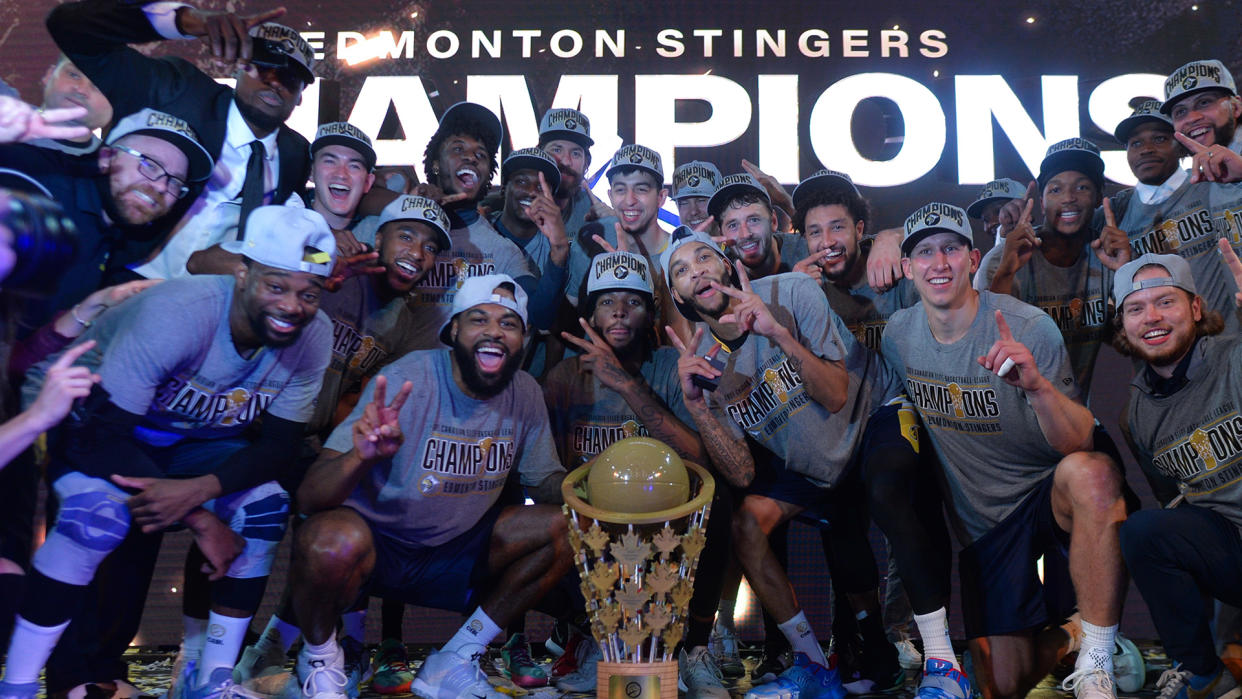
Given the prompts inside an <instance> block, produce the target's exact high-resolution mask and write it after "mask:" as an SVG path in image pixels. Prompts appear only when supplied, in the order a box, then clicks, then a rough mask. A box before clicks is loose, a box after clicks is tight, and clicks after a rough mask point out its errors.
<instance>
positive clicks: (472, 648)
mask: <svg viewBox="0 0 1242 699" xmlns="http://www.w3.org/2000/svg"><path fill="white" fill-rule="evenodd" d="M498 635H500V627H499V626H497V625H496V622H494V621H492V619H491V617H489V616H488V615H487V613H486V612H484V611H483V608H482V607H475V610H474V613H473V614H471V615H470V618H468V619H466V623H464V624H462V625H461V628H460V629H457V633H455V634H453V637H452V638H450V639H449V641H448V643H445V644H444V647H443V648H441V649H440V650H447V651H452V652H454V653H456V654H458V655H460V656H462V657H470V656H472V655H474V654H476V653H481V652H483V651H484V650H486V649H487V644H489V643H491V642H492V639H493V638H496V636H498Z"/></svg>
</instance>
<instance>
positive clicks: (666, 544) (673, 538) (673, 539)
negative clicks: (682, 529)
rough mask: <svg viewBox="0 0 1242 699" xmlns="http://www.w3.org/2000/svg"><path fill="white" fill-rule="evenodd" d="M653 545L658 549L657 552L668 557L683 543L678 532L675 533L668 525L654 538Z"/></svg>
mask: <svg viewBox="0 0 1242 699" xmlns="http://www.w3.org/2000/svg"><path fill="white" fill-rule="evenodd" d="M651 543H652V544H653V545H654V546H655V547H656V550H657V551H659V552H660V553H662V554H664V556H665V557H667V556H668V555H669V554H671V553H672V552H673V551H674V550H675V549H676V548H677V546H678V545H679V544H680V543H681V537H679V536H677V532H675V531H673V528H672V527H670V526H668V525H667V524H666V525H664V528H663V529H661V530H660V533H659V534H656V535H655V536H654V537H652V539H651Z"/></svg>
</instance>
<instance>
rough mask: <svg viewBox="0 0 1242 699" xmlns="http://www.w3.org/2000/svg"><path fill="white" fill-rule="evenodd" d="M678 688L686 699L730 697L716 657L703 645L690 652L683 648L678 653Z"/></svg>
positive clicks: (726, 698)
mask: <svg viewBox="0 0 1242 699" xmlns="http://www.w3.org/2000/svg"><path fill="white" fill-rule="evenodd" d="M677 688H678V689H680V690H681V691H683V692H685V693H686V699H729V690H727V689H725V686H724V682H723V681H722V680H721V673H720V667H719V666H717V665H716V657H715V656H714V655H712V653H711V652H710V651H708V649H707V648H705V647H702V646H700V647H698V648H695V649H694V650H692V651H690V653H688V654H687V653H686V649H685V648H682V649H681V652H680V653H678V654H677Z"/></svg>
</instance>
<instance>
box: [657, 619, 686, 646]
mask: <svg viewBox="0 0 1242 699" xmlns="http://www.w3.org/2000/svg"><path fill="white" fill-rule="evenodd" d="M683 633H685V629H683V628H682V625H681V624H672V625H670V626H669V627H668V629H666V630H665V631H664V633H663V634H662V635H661V636H660V638H662V639H664V647H665V648H666V649H670V650H671V649H673V648H676V647H677V644H678V643H681V636H682V634H683Z"/></svg>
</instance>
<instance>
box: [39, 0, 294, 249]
mask: <svg viewBox="0 0 1242 699" xmlns="http://www.w3.org/2000/svg"><path fill="white" fill-rule="evenodd" d="M145 4H146V3H145V2H124V1H123V0H122V1H118V0H82V1H81V2H70V3H66V4H64V5H59V6H57V7H56V8H55V9H53V10H52V11H51V13H49V14H48V17H47V29H48V32H49V33H50V34H51V35H52V39H53V40H54V41H55V42H56V45H57V46H58V47H60V50H61V51H63V52H64V53H65V55H66V56H68V57H69V60H71V61H73V63H74V65H76V66H77V67H78V68H79V69H80V70H81V71H82V72H83V73H84V74H86V76H87V77H89V78H90V79H91V81H92V82H94V83H95V85H96V86H98V87H99V90H100V91H101V92H103V94H104V96H106V97H107V98H108V101H109V102H111V103H112V113H113V115H114V116H113V118H114V119H119V118H121V117H124V116H127V115H129V114H133V113H134V112H136V111H139V110H141V109H145V108H147V107H151V108H153V109H158V110H160V111H162V112H168V113H169V114H173V115H176V116H179V117H181V118H182V119H185V120H186V121H187V122H189V124H190V126H192V127H193V128H194V130H195V131H196V132H197V133H198V137H199V140H200V141H201V142H202V144H203V146H204V147H206V149H207V152H208V153H211V154H212V157H214V158H217V159H219V157H220V152H221V151H222V150H223V148H224V136H225V130H226V128H227V125H228V113H229V105H230V104H231V103H232V101H233V90H232V88H230V87H227V86H225V85H221V84H219V83H217V82H216V81H215V80H213V79H211V78H210V77H208V76H207V75H206V74H205V73H203V72H202V71H200V70H199V69H198V68H195V67H194V66H193V65H191V64H190V63H189V62H188V61H185V60H183V59H180V58H150V57H148V56H144V55H142V54H141V53H139V52H137V51H135V50H134V49H132V48H130V47H129V44H141V43H148V42H152V41H162V40H163V37H161V36H160V35H159V34H157V33H156V32H155V30H154V29H152V28H151V23H150V21H149V20H147V16H146V14H145V13H144V12H143V11H142V6H143V5H145ZM276 148H277V150H278V152H279V154H280V168H279V169H280V172H279V173H278V176H277V183H276V199H275V202H274V203H277V204H283V203H284V202H285V201H287V200H288V199H289V196H290V195H291V194H293V193H294V192H296V193H298V194H299V195H301V194H304V193H305V189H306V180H307V179H308V178H309V177H310V144H309V143H308V142H307V141H306V139H305V138H303V137H302V135H301V134H299V133H297V132H296V131H294V130H293V129H290V128H289V127H287V126H284V125H281V127H280V130H279V132H278V133H277V135H276ZM201 191H202V189H201V185H199V186H198V187H196V188H195V189H194V191H192V192H191V193H190V195H189V196H186V197H185V198H184V199H182V200H181V201H179V202H177V205H176V206H175V207H174V208H173V211H172V215H170V216H167V217H165V218H164V219H162V220H163V221H165V222H167V223H166V224H165V226H166V229H168V228H171V227H172V226H173V225H175V224H176V222H177V221H180V220H181V217H182V215H183V214H184V213H185V211H186V209H187V208H189V206H190V204H191V203H193V201H194V199H195V198H197V196H198V195H199V193H200V192H201Z"/></svg>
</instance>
